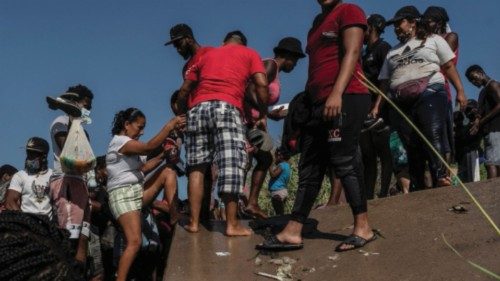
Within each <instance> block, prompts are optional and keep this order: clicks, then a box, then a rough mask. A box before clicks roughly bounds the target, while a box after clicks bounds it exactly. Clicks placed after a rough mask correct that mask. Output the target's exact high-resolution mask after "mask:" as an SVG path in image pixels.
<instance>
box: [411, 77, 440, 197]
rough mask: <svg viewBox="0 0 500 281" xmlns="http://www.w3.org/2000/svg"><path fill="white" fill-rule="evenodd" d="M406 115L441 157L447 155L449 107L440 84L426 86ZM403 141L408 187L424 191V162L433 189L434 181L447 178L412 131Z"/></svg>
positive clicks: (435, 157)
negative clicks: (404, 144)
mask: <svg viewBox="0 0 500 281" xmlns="http://www.w3.org/2000/svg"><path fill="white" fill-rule="evenodd" d="M407 113H408V115H409V117H410V119H411V120H412V122H413V123H415V125H416V126H417V128H419V129H420V131H421V132H422V133H423V134H424V136H425V137H426V138H427V139H428V140H429V141H430V143H431V144H432V146H433V147H434V148H435V149H436V150H437V151H438V152H439V153H440V155H441V156H442V157H443V158H445V153H446V152H449V140H448V127H447V122H448V118H449V106H448V99H447V94H446V90H445V88H444V85H442V84H433V85H430V86H429V87H428V88H427V89H426V90H425V91H424V92H423V93H422V94H421V95H420V97H419V99H418V100H417V101H416V102H415V103H414V104H413V105H412V106H411V107H410V108H409V109H408V111H407ZM407 141H408V143H407V148H408V162H409V166H410V178H411V181H412V185H413V186H414V187H415V188H416V189H422V188H424V186H425V182H424V173H425V166H426V162H428V164H429V170H430V173H431V176H432V182H433V186H434V187H435V186H436V182H437V180H438V179H441V178H444V177H446V176H447V171H446V167H445V166H444V164H443V163H442V162H441V161H440V160H439V158H438V157H437V156H436V155H435V154H434V152H432V150H431V149H430V148H429V147H428V146H427V145H426V144H425V143H424V142H423V141H422V139H421V138H420V136H419V135H418V134H417V133H416V132H415V131H414V130H411V131H410V134H409V137H408V140H407Z"/></svg>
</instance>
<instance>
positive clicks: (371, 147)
mask: <svg viewBox="0 0 500 281" xmlns="http://www.w3.org/2000/svg"><path fill="white" fill-rule="evenodd" d="M367 22H368V28H367V29H366V31H365V42H364V43H365V44H366V49H365V52H364V54H363V71H364V73H365V75H366V77H367V78H368V79H370V81H371V82H372V83H373V84H375V85H376V86H379V81H378V75H379V72H380V69H381V68H382V65H383V64H384V60H385V57H386V56H387V52H389V50H390V49H391V45H389V44H388V43H387V42H385V41H384V39H382V38H381V37H380V35H381V34H382V33H383V32H384V28H385V19H384V17H382V16H381V15H377V14H373V15H371V16H369V17H368V20H367ZM379 99H380V97H379V96H377V95H375V94H373V93H372V109H371V112H370V114H369V115H368V119H367V120H366V121H365V128H364V129H363V130H362V131H361V135H360V139H359V144H360V147H361V154H362V156H363V165H364V167H365V169H364V177H365V192H366V196H367V198H368V199H373V197H374V189H375V181H376V179H377V157H379V158H380V163H381V176H380V178H381V191H380V195H379V196H380V197H385V196H387V192H388V190H389V185H390V183H391V173H392V157H391V150H390V147H389V136H390V133H391V132H390V130H389V127H388V126H387V124H388V123H387V120H388V118H387V115H388V114H387V109H386V108H385V107H386V106H382V108H381V107H380V100H379ZM379 110H381V111H380V112H379ZM384 121H385V122H384Z"/></svg>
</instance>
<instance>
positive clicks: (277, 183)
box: [269, 162, 292, 191]
mask: <svg viewBox="0 0 500 281" xmlns="http://www.w3.org/2000/svg"><path fill="white" fill-rule="evenodd" d="M278 166H279V167H280V168H281V173H280V174H279V175H278V176H277V177H275V178H271V180H269V191H277V190H280V189H283V188H286V187H287V185H288V181H289V180H290V174H291V172H292V169H291V168H290V164H288V162H281V163H279V164H278Z"/></svg>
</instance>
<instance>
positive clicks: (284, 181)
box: [269, 148, 292, 216]
mask: <svg viewBox="0 0 500 281" xmlns="http://www.w3.org/2000/svg"><path fill="white" fill-rule="evenodd" d="M274 158H275V160H274V165H271V167H269V175H270V176H271V179H270V180H269V192H270V193H271V202H272V204H273V208H274V211H275V212H276V215H277V216H281V215H283V214H284V213H285V201H286V198H287V197H288V190H287V186H288V182H289V181H290V175H291V171H292V170H291V168H290V164H288V162H287V161H288V160H289V159H290V157H289V156H288V153H286V152H285V151H284V150H282V149H279V148H278V149H276V152H275V153H274Z"/></svg>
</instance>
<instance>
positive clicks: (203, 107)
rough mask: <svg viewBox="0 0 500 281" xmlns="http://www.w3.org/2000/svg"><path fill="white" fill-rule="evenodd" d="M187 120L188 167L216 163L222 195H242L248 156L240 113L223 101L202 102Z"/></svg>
mask: <svg viewBox="0 0 500 281" xmlns="http://www.w3.org/2000/svg"><path fill="white" fill-rule="evenodd" d="M187 119H188V120H187V130H186V134H185V136H186V158H187V165H188V166H196V165H200V164H209V163H212V162H215V164H216V166H217V167H218V181H217V183H218V192H219V194H220V193H229V194H241V193H242V191H243V185H244V180H245V178H244V177H245V166H246V163H247V153H246V151H245V126H244V125H243V123H242V119H241V115H240V112H239V110H238V109H237V108H236V107H234V106H233V105H230V104H228V103H226V102H222V101H208V102H202V103H200V104H198V105H197V106H195V107H193V108H192V109H191V110H189V112H188V118H187Z"/></svg>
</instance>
